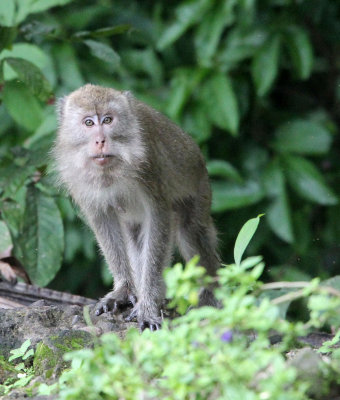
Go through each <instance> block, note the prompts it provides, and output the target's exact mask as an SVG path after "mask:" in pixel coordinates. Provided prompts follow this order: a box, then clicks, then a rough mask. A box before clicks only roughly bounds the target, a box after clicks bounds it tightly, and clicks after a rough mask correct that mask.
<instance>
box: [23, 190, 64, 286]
mask: <svg viewBox="0 0 340 400" xmlns="http://www.w3.org/2000/svg"><path fill="white" fill-rule="evenodd" d="M19 244H20V248H21V251H22V255H23V259H22V263H23V265H24V266H25V268H26V271H27V273H28V275H29V277H30V278H31V279H32V281H33V282H34V283H35V284H37V285H40V286H45V285H47V284H48V283H49V282H50V281H51V280H52V279H53V278H54V277H55V275H56V273H57V272H58V270H59V268H60V266H61V260H62V253H63V248H64V232H63V224H62V220H61V215H60V212H59V209H58V207H57V205H56V203H55V201H54V199H53V198H52V197H49V196H46V195H44V194H43V193H42V192H40V191H39V190H37V189H36V188H35V186H34V185H30V186H28V189H27V196H26V210H25V215H24V220H23V230H22V233H21V236H20V243H19Z"/></svg>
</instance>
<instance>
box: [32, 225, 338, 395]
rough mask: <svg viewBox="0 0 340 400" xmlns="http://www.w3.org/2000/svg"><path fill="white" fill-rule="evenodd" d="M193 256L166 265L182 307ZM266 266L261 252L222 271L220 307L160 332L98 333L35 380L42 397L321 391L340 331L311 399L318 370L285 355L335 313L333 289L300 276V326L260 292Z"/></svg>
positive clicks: (242, 237) (332, 371)
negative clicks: (59, 368) (275, 337)
mask: <svg viewBox="0 0 340 400" xmlns="http://www.w3.org/2000/svg"><path fill="white" fill-rule="evenodd" d="M254 220H256V221H254ZM254 220H251V221H248V227H247V225H246V224H245V225H244V227H243V228H242V229H241V231H240V233H239V236H238V239H237V242H238V244H236V245H235V248H236V247H237V246H240V245H241V246H242V247H243V248H245V247H246V246H247V244H248V243H249V240H250V235H249V224H250V225H254V223H255V222H256V223H258V218H256V219H254ZM255 230H256V227H255V228H254V227H253V231H254V232H255ZM196 262H197V260H192V261H191V262H190V263H188V264H187V265H186V267H185V268H184V269H183V268H182V267H181V265H179V264H177V265H176V266H175V268H173V269H169V270H167V271H166V275H165V276H166V280H167V282H168V295H169V296H174V303H173V305H177V306H178V308H179V309H182V308H183V306H185V304H184V303H183V301H187V304H186V306H188V305H193V304H194V303H195V298H197V293H198V287H199V285H200V284H202V271H201V270H200V268H198V267H196V268H193V266H194V264H195V263H196ZM263 268H264V263H262V261H261V257H251V258H247V259H245V260H244V261H242V262H241V260H240V263H239V264H238V265H236V264H233V265H229V266H228V267H227V268H222V269H220V271H219V283H220V289H218V290H217V291H216V295H217V296H218V298H219V299H220V300H221V302H222V303H223V308H221V309H215V308H212V307H203V308H200V309H192V310H190V312H188V313H187V314H185V315H183V316H181V317H179V318H176V319H174V320H172V321H164V326H163V328H162V329H161V330H160V331H157V332H151V331H149V330H146V331H144V332H143V334H139V332H138V331H137V330H136V329H130V330H129V331H128V332H127V335H126V337H125V339H124V340H121V339H120V338H118V336H117V335H115V334H113V333H110V334H104V335H103V336H101V338H100V341H99V343H98V344H97V345H96V346H95V348H94V349H83V350H79V351H76V352H71V353H68V354H66V355H65V360H67V361H71V368H70V369H69V370H66V371H64V372H63V373H62V375H61V377H60V379H59V383H57V384H53V385H52V386H47V385H46V384H44V385H41V386H40V390H39V391H40V394H50V393H51V392H58V394H59V398H60V399H63V400H71V399H78V398H82V397H86V398H88V399H92V398H93V399H112V400H113V399H128V400H129V399H135V398H139V397H143V398H145V399H154V398H162V399H163V398H164V399H207V398H208V399H219V398H249V399H254V400H255V399H263V398H270V399H285V398H289V399H293V400H298V399H301V400H302V399H306V400H307V399H310V398H325V397H324V396H327V394H328V393H329V386H330V383H331V382H336V381H337V378H336V374H337V373H338V372H339V368H340V358H339V356H340V353H339V352H338V351H337V350H334V349H333V346H334V345H336V344H337V343H338V341H339V334H338V335H336V336H335V337H334V339H333V340H332V341H329V342H327V343H325V344H324V346H323V347H322V349H321V351H322V352H328V353H330V352H333V350H334V353H333V356H332V358H327V359H326V358H325V359H324V360H323V361H321V360H320V363H322V365H316V366H315V367H316V368H319V369H320V373H319V375H318V377H317V379H320V380H322V385H321V384H320V386H322V387H321V389H320V388H319V389H320V390H318V392H317V397H315V395H316V392H315V391H313V390H312V386H313V384H314V382H313V381H312V380H313V379H315V378H316V376H309V375H307V376H303V375H301V372H299V371H298V370H296V369H295V367H294V366H293V365H292V364H289V363H288V362H287V361H286V360H285V357H284V352H285V351H286V350H287V349H288V346H289V345H291V344H292V342H293V341H294V340H296V339H297V337H298V336H299V335H303V334H306V333H307V332H308V331H309V329H310V328H312V327H315V326H318V327H319V326H320V321H322V324H323V323H327V322H328V321H329V318H330V317H331V316H334V315H336V314H337V313H338V312H339V308H340V297H339V293H340V292H338V293H337V295H335V296H334V297H333V295H332V294H331V293H329V292H328V293H327V294H326V293H324V294H321V291H320V287H319V285H318V284H317V283H316V282H311V283H310V284H309V283H306V286H305V287H304V289H303V292H301V294H300V295H301V296H302V297H303V298H305V299H308V309H309V313H310V319H309V320H308V321H307V322H306V323H304V324H303V323H302V322H297V323H291V322H289V321H287V320H283V319H282V318H281V316H280V315H281V313H280V306H279V305H278V304H279V303H281V302H282V300H284V302H287V301H289V297H287V296H286V298H285V299H282V297H275V296H274V297H273V300H271V301H270V300H269V297H268V296H265V297H262V298H261V295H260V296H259V293H260V292H261V290H262V289H263V290H265V285H263V284H262V283H261V282H259V281H258V278H259V276H260V275H261V273H262V272H263ZM194 271H196V272H194ZM278 287H279V286H278ZM174 288H175V290H174ZM194 292H196V296H193V293H194ZM333 294H334V293H333ZM321 297H322V298H321ZM292 298H293V296H291V299H292ZM192 300H194V302H193V301H192ZM278 300H279V301H278ZM275 303H276V304H275ZM320 317H321V318H320ZM274 331H275V334H279V335H282V340H281V341H280V343H278V344H277V345H275V346H271V345H270V340H269V338H270V335H271V334H272V333H273V332H274ZM321 371H322V372H321Z"/></svg>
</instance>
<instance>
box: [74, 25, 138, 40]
mask: <svg viewBox="0 0 340 400" xmlns="http://www.w3.org/2000/svg"><path fill="white" fill-rule="evenodd" d="M129 29H131V25H128V24H122V25H116V26H109V27H106V28H100V29H96V30H94V31H81V32H77V33H75V34H74V35H72V39H85V38H98V37H109V36H113V35H120V34H122V33H126V32H127V31H128V30H129Z"/></svg>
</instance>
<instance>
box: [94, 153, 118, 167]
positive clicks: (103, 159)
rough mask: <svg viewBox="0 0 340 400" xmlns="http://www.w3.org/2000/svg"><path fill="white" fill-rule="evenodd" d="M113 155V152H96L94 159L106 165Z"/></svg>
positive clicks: (99, 163)
mask: <svg viewBox="0 0 340 400" xmlns="http://www.w3.org/2000/svg"><path fill="white" fill-rule="evenodd" d="M113 157H114V156H113V155H112V154H96V155H95V156H92V159H93V161H94V162H95V163H96V164H97V165H106V164H108V163H109V162H110V160H111V159H112V158H113Z"/></svg>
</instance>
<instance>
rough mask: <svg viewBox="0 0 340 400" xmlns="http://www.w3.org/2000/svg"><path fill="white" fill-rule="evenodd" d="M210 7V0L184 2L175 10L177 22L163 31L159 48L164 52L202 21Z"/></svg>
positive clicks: (188, 0) (158, 43) (159, 40)
mask: <svg viewBox="0 0 340 400" xmlns="http://www.w3.org/2000/svg"><path fill="white" fill-rule="evenodd" d="M210 7H211V1H210V0H187V1H184V2H182V3H181V4H180V5H179V6H178V7H177V8H176V9H175V15H176V19H175V22H174V23H173V24H172V25H170V26H169V27H168V28H166V29H165V30H163V32H162V34H161V36H160V38H159V39H158V42H157V48H158V49H159V50H164V49H165V48H166V47H168V46H169V45H170V44H172V43H173V42H175V41H176V40H177V39H178V38H179V37H180V36H181V35H182V34H183V33H184V32H185V31H186V30H187V29H188V28H190V26H192V25H193V24H195V23H196V22H200V21H202V17H203V16H204V15H205V14H206V12H207V11H208V9H209V8H210Z"/></svg>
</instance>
